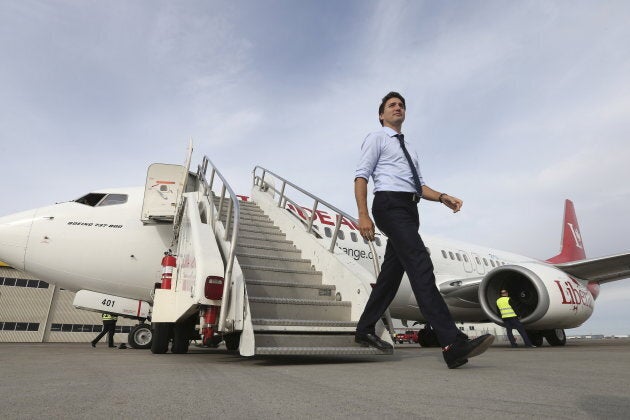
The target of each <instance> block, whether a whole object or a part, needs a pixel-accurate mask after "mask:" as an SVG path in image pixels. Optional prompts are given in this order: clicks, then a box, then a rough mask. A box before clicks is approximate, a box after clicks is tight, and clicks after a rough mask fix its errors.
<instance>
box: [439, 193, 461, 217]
mask: <svg viewBox="0 0 630 420" xmlns="http://www.w3.org/2000/svg"><path fill="white" fill-rule="evenodd" d="M442 203H443V204H444V205H445V206H446V207H448V208H449V209H451V210H453V213H457V212H458V211H459V210H460V209H461V208H462V206H463V205H464V202H463V201H462V200H460V199H459V198H457V197H451V196H450V195H448V194H444V195H443V196H442Z"/></svg>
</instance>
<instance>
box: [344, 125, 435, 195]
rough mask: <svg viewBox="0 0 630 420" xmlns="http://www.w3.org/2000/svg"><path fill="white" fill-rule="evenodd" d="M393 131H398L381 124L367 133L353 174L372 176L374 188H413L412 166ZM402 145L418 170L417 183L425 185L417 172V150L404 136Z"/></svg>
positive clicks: (410, 189) (408, 189) (387, 189)
mask: <svg viewBox="0 0 630 420" xmlns="http://www.w3.org/2000/svg"><path fill="white" fill-rule="evenodd" d="M396 134H398V133H396V131H394V130H392V129H391V128H389V127H383V129H382V130H380V131H375V132H373V133H370V134H368V135H367V137H366V138H365V140H364V141H363V144H362V145H361V159H360V160H359V164H358V165H357V170H356V171H355V173H354V177H355V178H364V179H366V180H369V179H370V177H372V179H373V180H374V192H377V191H403V192H415V191H416V188H415V185H414V183H413V175H412V173H411V168H409V163H408V162H407V158H405V154H404V153H403V151H402V148H401V147H400V143H399V141H398V138H396V137H394V136H395V135H396ZM405 147H406V148H407V151H408V152H409V155H410V156H411V160H412V161H413V164H414V165H415V167H416V170H417V171H418V177H419V178H420V185H425V183H424V181H423V179H422V174H421V173H420V166H419V164H418V154H417V153H416V151H415V150H413V148H412V147H410V145H409V142H407V141H406V140H405Z"/></svg>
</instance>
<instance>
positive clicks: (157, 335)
mask: <svg viewBox="0 0 630 420" xmlns="http://www.w3.org/2000/svg"><path fill="white" fill-rule="evenodd" d="M151 326H152V328H153V342H152V343H151V353H153V354H164V353H166V352H167V351H168V342H169V341H170V339H171V331H172V330H173V324H172V323H170V322H154V323H153V324H151Z"/></svg>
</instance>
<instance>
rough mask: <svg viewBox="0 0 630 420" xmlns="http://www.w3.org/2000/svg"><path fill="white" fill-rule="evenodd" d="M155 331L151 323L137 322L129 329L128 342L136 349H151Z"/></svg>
mask: <svg viewBox="0 0 630 420" xmlns="http://www.w3.org/2000/svg"><path fill="white" fill-rule="evenodd" d="M152 341H153V333H152V331H151V326H150V325H149V324H137V325H134V327H133V328H132V329H131V331H129V335H128V336H127V342H128V343H129V346H130V347H132V348H134V349H150V348H151V343H152Z"/></svg>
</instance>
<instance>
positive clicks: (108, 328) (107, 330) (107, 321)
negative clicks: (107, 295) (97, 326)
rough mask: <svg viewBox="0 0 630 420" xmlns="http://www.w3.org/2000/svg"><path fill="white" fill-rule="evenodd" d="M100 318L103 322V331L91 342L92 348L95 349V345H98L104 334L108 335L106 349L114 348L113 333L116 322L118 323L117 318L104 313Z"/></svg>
mask: <svg viewBox="0 0 630 420" xmlns="http://www.w3.org/2000/svg"><path fill="white" fill-rule="evenodd" d="M101 318H102V320H103V331H101V333H100V334H99V335H97V336H96V338H95V339H94V340H92V347H96V343H98V342H99V340H100V339H101V338H103V336H104V335H105V334H108V336H107V340H108V342H109V346H108V347H116V346H114V333H115V332H116V321H118V317H117V316H116V315H114V314H110V313H109V312H104V313H103V315H102V316H101Z"/></svg>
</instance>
